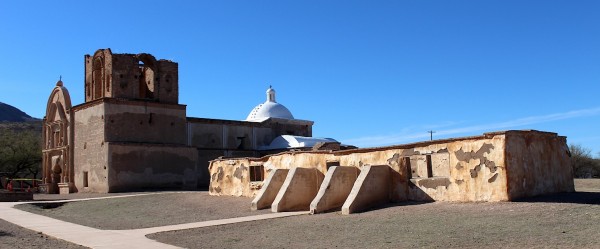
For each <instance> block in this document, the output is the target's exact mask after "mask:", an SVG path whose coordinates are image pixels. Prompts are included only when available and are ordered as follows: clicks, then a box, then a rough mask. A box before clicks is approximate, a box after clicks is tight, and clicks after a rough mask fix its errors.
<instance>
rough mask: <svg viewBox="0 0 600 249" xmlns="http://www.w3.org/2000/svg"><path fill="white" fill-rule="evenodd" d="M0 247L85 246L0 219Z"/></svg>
mask: <svg viewBox="0 0 600 249" xmlns="http://www.w3.org/2000/svg"><path fill="white" fill-rule="evenodd" d="M0 248H15V249H16V248H87V247H83V246H79V245H76V244H72V243H69V242H66V241H64V240H60V239H56V238H53V237H48V236H47V235H45V234H41V233H38V232H34V231H31V230H29V229H25V228H22V227H20V226H17V225H15V224H12V223H10V222H7V221H4V220H2V219H0Z"/></svg>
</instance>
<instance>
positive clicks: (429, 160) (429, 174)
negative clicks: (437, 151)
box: [426, 155, 433, 178]
mask: <svg viewBox="0 0 600 249" xmlns="http://www.w3.org/2000/svg"><path fill="white" fill-rule="evenodd" d="M426 160H427V177H428V178H429V177H433V166H432V165H431V155H427V156H426Z"/></svg>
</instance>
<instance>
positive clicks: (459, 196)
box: [211, 133, 508, 201]
mask: <svg viewBox="0 0 600 249" xmlns="http://www.w3.org/2000/svg"><path fill="white" fill-rule="evenodd" d="M237 161H245V162H246V165H248V163H249V162H252V161H261V163H263V164H264V167H265V170H267V171H268V170H270V169H275V168H281V169H291V168H292V167H294V166H299V167H304V168H316V169H318V170H319V171H321V172H322V173H326V172H327V162H334V161H339V165H341V166H354V167H357V168H359V169H360V168H361V167H362V166H364V165H389V166H390V167H391V168H392V169H393V171H392V172H391V173H392V174H391V185H390V188H391V189H390V193H391V194H390V200H391V201H402V200H406V199H410V200H438V201H502V200H508V194H507V191H506V189H507V188H506V171H505V158H504V134H503V133H488V134H485V135H484V136H478V137H467V138H459V139H449V140H438V141H431V142H430V141H428V142H422V143H415V144H408V145H399V146H391V147H382V148H369V149H355V150H346V151H337V152H325V151H318V152H285V153H280V154H276V155H271V156H267V157H263V158H262V159H248V158H245V159H229V160H227V161H226V162H227V163H225V161H224V160H214V161H212V162H211V164H212V166H215V165H219V167H221V168H222V171H224V172H225V171H231V172H233V171H235V170H236V169H237V167H239V163H237ZM241 172H244V171H241ZM211 174H212V171H211ZM211 179H212V180H211V184H214V185H215V186H219V189H220V190H221V194H227V192H228V191H229V189H245V188H246V187H244V186H239V184H241V185H244V184H248V183H246V182H242V181H220V180H219V179H215V178H211ZM234 192H235V193H236V194H237V195H245V196H253V195H254V194H255V192H253V191H245V192H244V191H234Z"/></svg>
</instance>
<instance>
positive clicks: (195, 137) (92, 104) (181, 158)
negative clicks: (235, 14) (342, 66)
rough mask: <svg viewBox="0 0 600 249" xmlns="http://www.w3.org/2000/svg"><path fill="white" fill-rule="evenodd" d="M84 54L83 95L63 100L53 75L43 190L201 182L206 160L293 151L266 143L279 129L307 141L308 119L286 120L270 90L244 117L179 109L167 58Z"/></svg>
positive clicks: (280, 133)
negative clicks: (229, 117)
mask: <svg viewBox="0 0 600 249" xmlns="http://www.w3.org/2000/svg"><path fill="white" fill-rule="evenodd" d="M84 59H85V60H84V61H85V82H84V84H85V90H84V91H85V102H84V103H81V104H79V105H75V106H72V105H71V100H70V96H69V93H68V90H67V89H66V87H65V86H64V85H63V82H62V81H59V82H58V83H57V84H56V87H54V89H53V90H52V93H51V95H50V97H49V100H48V104H47V108H46V116H45V117H44V126H43V129H44V132H43V140H44V148H43V163H42V165H43V179H42V180H43V187H42V189H43V191H45V192H47V193H63V194H65V193H73V192H99V193H106V192H122V191H132V190H144V189H159V188H160V189H165V188H176V189H179V188H185V189H195V188H198V187H206V186H208V184H209V180H210V176H209V174H208V163H209V161H210V160H213V159H217V158H223V157H245V156H251V157H258V156H263V155H266V154H270V153H276V152H281V151H286V150H288V149H293V148H291V147H288V146H279V147H272V146H271V147H270V146H269V145H270V144H271V142H272V141H273V140H275V139H276V138H278V137H280V136H295V137H302V138H308V139H311V136H312V125H313V122H312V121H308V120H299V119H295V118H294V117H293V115H292V114H291V112H290V111H289V110H288V109H287V108H286V107H285V106H283V105H281V104H279V103H277V102H276V101H275V90H274V89H272V88H269V89H268V90H267V100H266V101H265V103H262V104H259V105H258V106H257V107H256V108H254V109H253V110H252V112H251V113H250V114H249V115H248V117H247V119H246V120H243V121H237V120H221V119H207V118H194V117H187V116H186V108H187V106H186V105H183V104H180V103H179V82H178V64H177V63H176V62H172V61H169V60H162V59H160V60H157V59H156V58H154V56H152V55H150V54H146V53H141V54H113V53H112V52H111V50H110V49H99V50H97V51H96V52H95V53H94V54H93V55H85V57H84ZM260 174H264V172H260Z"/></svg>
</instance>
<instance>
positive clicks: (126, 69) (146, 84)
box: [85, 48, 179, 104]
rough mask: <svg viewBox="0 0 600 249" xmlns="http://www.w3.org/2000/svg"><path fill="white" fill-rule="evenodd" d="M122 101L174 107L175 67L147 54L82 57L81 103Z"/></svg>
mask: <svg viewBox="0 0 600 249" xmlns="http://www.w3.org/2000/svg"><path fill="white" fill-rule="evenodd" d="M100 98H124V99H136V100H146V101H156V102H162V103H169V104H178V102H179V89H178V65H177V63H176V62H172V61H169V60H163V59H161V60H156V58H154V56H152V55H151V54H145V53H142V54H113V53H112V52H111V51H110V49H109V48H108V49H98V51H96V53H94V55H93V56H90V55H85V102H90V101H93V100H96V99H100Z"/></svg>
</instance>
